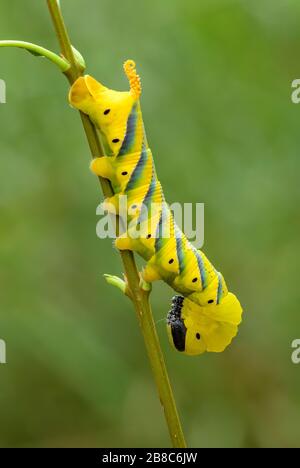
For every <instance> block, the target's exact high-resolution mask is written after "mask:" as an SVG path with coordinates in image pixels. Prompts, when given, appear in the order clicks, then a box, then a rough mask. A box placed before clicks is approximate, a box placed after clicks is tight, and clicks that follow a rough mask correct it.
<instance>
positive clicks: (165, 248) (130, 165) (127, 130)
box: [69, 60, 242, 354]
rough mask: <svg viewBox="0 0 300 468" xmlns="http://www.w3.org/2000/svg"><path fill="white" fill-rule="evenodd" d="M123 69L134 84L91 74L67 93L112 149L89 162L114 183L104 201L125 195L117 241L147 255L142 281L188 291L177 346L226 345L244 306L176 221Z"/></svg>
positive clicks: (177, 321)
mask: <svg viewBox="0 0 300 468" xmlns="http://www.w3.org/2000/svg"><path fill="white" fill-rule="evenodd" d="M124 70H125V73H126V75H127V77H128V79H129V83H130V90H129V91H126V92H119V91H114V90H111V89H108V88H106V87H105V86H103V85H102V84H101V83H99V82H97V81H96V80H95V79H94V78H92V77H91V76H89V75H86V76H84V77H80V78H78V79H77V81H76V82H75V83H74V84H73V86H72V87H71V90H70V93H69V102H70V104H71V105H72V106H73V107H75V108H76V109H79V110H80V111H82V112H84V113H85V114H87V115H88V116H89V117H90V119H91V120H92V122H93V123H94V124H95V125H96V127H97V128H98V129H99V131H100V132H101V135H102V139H103V142H104V146H105V151H106V156H104V157H101V158H95V159H94V160H93V162H92V164H91V169H92V171H93V172H94V173H95V174H97V175H98V176H101V177H104V178H106V179H109V180H110V182H111V185H112V188H113V191H114V196H113V197H111V198H110V199H108V200H105V204H106V206H107V207H113V208H114V209H115V210H116V212H117V213H118V212H119V211H118V210H119V202H120V196H121V195H122V196H125V195H126V196H127V207H128V229H127V232H126V233H125V234H123V235H121V236H120V237H118V238H117V239H116V247H117V248H118V249H120V250H133V251H135V252H137V253H139V254H140V255H141V256H142V257H143V258H144V259H145V260H146V262H147V264H146V267H145V269H144V270H143V272H142V277H143V280H144V281H146V282H150V283H151V282H152V281H155V280H159V279H162V280H163V281H165V282H166V283H168V284H169V285H170V286H171V287H172V288H173V289H174V290H175V291H176V292H178V293H179V294H181V295H182V296H175V298H174V299H173V302H172V309H171V311H170V312H169V314H168V318H167V328H168V333H169V337H170V340H171V342H172V344H173V345H174V346H175V348H176V349H178V350H179V351H182V352H185V353H187V354H201V353H203V352H205V351H211V352H221V351H223V350H224V349H225V348H226V346H227V345H228V344H230V342H231V340H232V339H233V337H234V336H235V335H236V334H237V329H238V325H239V323H240V322H241V315H242V308H241V305H240V303H239V301H238V299H237V298H236V296H235V295H234V294H232V293H230V292H228V289H227V286H226V283H225V281H224V278H223V276H222V275H221V273H219V272H217V271H216V269H215V268H214V267H213V265H212V264H211V263H210V261H209V260H208V259H207V257H206V256H205V255H204V253H203V252H201V251H200V250H196V248H195V247H194V246H193V245H192V244H191V243H190V242H189V241H188V239H187V238H186V236H185V235H184V234H183V233H182V232H181V231H180V229H179V228H178V226H177V225H176V223H175V221H174V218H173V214H172V212H171V211H170V209H169V206H168V205H167V203H166V202H165V199H164V194H163V191H162V187H161V184H160V182H159V180H158V178H157V174H156V170H155V166H154V162H153V157H152V153H151V150H150V148H149V146H148V142H147V138H146V135H145V130H144V124H143V118H142V113H141V107H140V101H139V98H140V95H141V83H140V78H139V76H138V75H137V73H136V69H135V63H134V62H133V61H132V60H128V61H126V62H125V64H124ZM137 233H138V234H137Z"/></svg>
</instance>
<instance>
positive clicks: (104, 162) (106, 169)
mask: <svg viewBox="0 0 300 468" xmlns="http://www.w3.org/2000/svg"><path fill="white" fill-rule="evenodd" d="M90 169H91V171H92V172H93V173H94V174H96V175H97V176H100V177H103V178H104V179H109V180H110V179H111V178H112V176H113V174H114V171H113V167H112V164H111V158H109V157H108V156H103V157H102V158H95V159H93V160H92V162H91V164H90Z"/></svg>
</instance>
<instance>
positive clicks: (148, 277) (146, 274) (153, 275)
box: [142, 262, 161, 283]
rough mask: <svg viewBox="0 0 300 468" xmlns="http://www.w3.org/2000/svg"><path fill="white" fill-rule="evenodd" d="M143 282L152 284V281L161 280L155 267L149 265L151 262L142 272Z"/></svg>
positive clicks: (149, 263)
mask: <svg viewBox="0 0 300 468" xmlns="http://www.w3.org/2000/svg"><path fill="white" fill-rule="evenodd" d="M142 277H143V280H144V281H146V282H147V283H153V281H158V280H160V279H161V276H160V274H159V272H158V270H157V268H155V266H153V265H151V262H148V263H147V265H146V266H145V268H144V269H143V271H142Z"/></svg>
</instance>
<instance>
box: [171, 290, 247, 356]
mask: <svg viewBox="0 0 300 468" xmlns="http://www.w3.org/2000/svg"><path fill="white" fill-rule="evenodd" d="M241 315H242V308H241V305H240V303H239V301H238V299H237V298H236V296H235V295H234V294H232V293H228V294H227V295H226V296H225V297H224V298H223V299H222V301H221V303H220V304H218V305H214V306H207V307H201V306H199V305H198V304H195V303H194V302H192V301H190V300H189V299H187V298H184V297H182V296H175V297H174V298H173V300H172V308H171V310H170V312H169V314H168V318H167V328H168V334H169V338H170V341H171V343H172V345H173V346H174V347H175V348H176V349H177V350H178V351H181V352H184V353H186V354H189V355H197V354H203V353H204V352H206V351H207V352H214V353H220V352H222V351H224V349H225V348H226V347H227V346H228V345H229V344H230V343H231V341H232V339H233V338H234V337H235V336H236V334H237V331H238V325H239V324H240V322H241Z"/></svg>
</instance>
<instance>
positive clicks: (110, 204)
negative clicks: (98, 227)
mask: <svg viewBox="0 0 300 468" xmlns="http://www.w3.org/2000/svg"><path fill="white" fill-rule="evenodd" d="M102 208H103V209H104V210H105V211H107V212H108V213H111V214H118V213H119V194H116V195H113V196H112V197H108V198H105V200H104V201H103V202H102Z"/></svg>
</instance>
